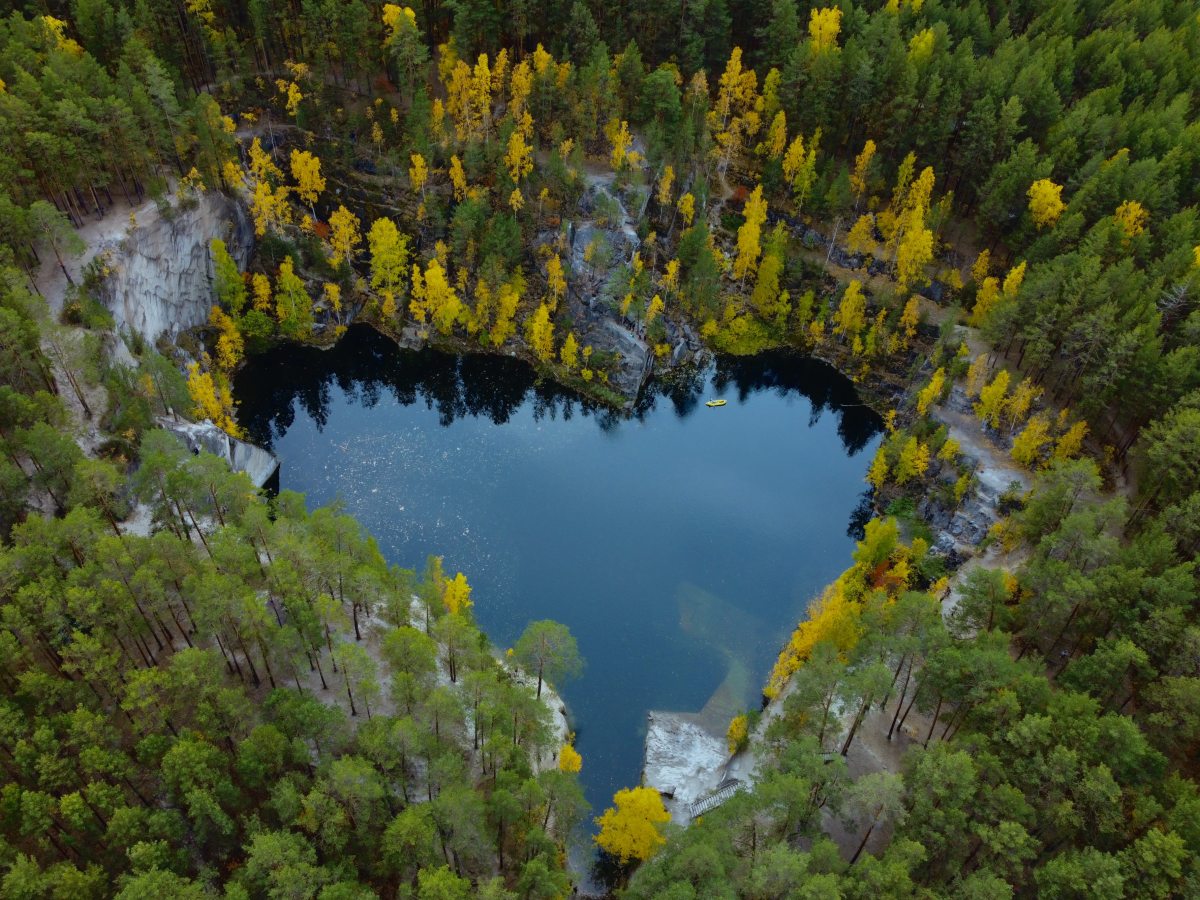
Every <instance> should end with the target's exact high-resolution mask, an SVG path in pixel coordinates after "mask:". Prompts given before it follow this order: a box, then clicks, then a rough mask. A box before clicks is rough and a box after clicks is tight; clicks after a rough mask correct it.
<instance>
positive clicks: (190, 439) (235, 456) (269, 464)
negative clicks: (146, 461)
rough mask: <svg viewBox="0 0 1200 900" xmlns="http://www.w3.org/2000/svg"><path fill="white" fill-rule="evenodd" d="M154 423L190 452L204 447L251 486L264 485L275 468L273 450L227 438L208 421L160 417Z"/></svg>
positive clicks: (277, 464) (196, 451) (276, 462)
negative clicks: (243, 473)
mask: <svg viewBox="0 0 1200 900" xmlns="http://www.w3.org/2000/svg"><path fill="white" fill-rule="evenodd" d="M158 424H159V425H160V426H161V427H163V428H164V429H166V430H167V431H169V432H171V434H173V435H175V436H176V437H177V438H179V440H180V441H182V442H183V444H184V446H186V447H187V448H188V449H189V450H191V451H192V452H193V453H199V452H200V451H201V450H206V451H208V452H209V453H212V454H213V455H214V456H219V457H221V459H223V460H225V462H227V463H229V467H230V468H231V469H233V471H235V472H245V473H246V474H247V475H249V476H250V480H251V481H253V482H254V486H255V487H262V486H263V485H264V484H266V483H267V482H268V481H269V480H270V479H271V476H272V475H274V474H275V471H276V470H277V469H278V468H279V460H278V459H276V458H275V455H274V454H273V453H270V452H269V451H267V450H264V449H263V448H262V447H259V446H256V445H255V444H248V443H246V442H245V441H239V440H237V439H236V438H231V437H230V436H229V435H227V434H226V433H225V432H223V431H222V430H221V429H220V428H218V427H217V426H216V425H214V424H213V423H212V422H176V421H174V420H173V419H167V418H160V419H159V420H158Z"/></svg>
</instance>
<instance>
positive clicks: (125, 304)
mask: <svg viewBox="0 0 1200 900" xmlns="http://www.w3.org/2000/svg"><path fill="white" fill-rule="evenodd" d="M145 212H148V213H150V214H149V215H145V214H139V222H138V224H137V225H136V226H135V227H134V228H133V229H132V230H130V231H127V232H126V234H125V235H124V236H123V237H121V238H119V239H116V240H113V241H111V242H110V243H109V244H108V245H107V246H104V247H101V248H98V253H104V254H105V255H106V256H107V257H108V264H109V267H110V269H111V270H112V273H111V274H110V275H109V276H108V277H107V278H106V279H105V281H104V287H103V290H102V296H101V299H102V300H103V302H104V303H105V305H106V306H107V307H108V308H109V310H110V311H111V312H112V314H113V318H114V319H115V320H116V325H117V329H118V330H124V331H136V332H138V333H140V334H141V335H142V337H144V338H146V340H148V341H150V342H152V343H153V342H155V341H157V340H158V339H159V338H160V337H162V336H164V335H166V336H168V337H174V336H175V335H177V334H178V333H179V332H180V331H183V330H185V329H187V328H192V327H194V326H196V325H202V324H204V323H205V322H206V321H208V311H209V308H210V307H211V306H212V302H213V288H212V281H213V264H212V257H211V254H210V252H209V243H210V242H211V241H212V239H213V238H220V239H221V240H223V241H224V242H225V245H226V247H227V249H228V250H229V254H230V256H232V257H233V258H234V259H235V260H236V261H237V263H238V266H239V267H242V268H244V267H245V265H246V263H247V262H248V261H249V259H250V253H251V251H252V250H253V247H254V228H253V226H252V224H251V222H250V217H249V215H248V213H247V212H246V209H245V207H244V206H243V205H242V204H241V203H239V202H237V201H236V200H232V199H230V198H229V197H226V196H225V195H223V194H221V193H218V192H217V191H206V192H204V193H203V194H201V195H200V196H199V197H198V198H197V200H196V202H195V203H192V204H188V205H184V206H175V207H173V209H172V210H171V212H170V213H169V214H168V215H166V216H164V215H162V214H161V213H160V212H159V211H158V210H157V209H156V208H154V207H153V206H151V207H148V208H147V209H146V210H145Z"/></svg>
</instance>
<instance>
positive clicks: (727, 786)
mask: <svg viewBox="0 0 1200 900" xmlns="http://www.w3.org/2000/svg"><path fill="white" fill-rule="evenodd" d="M741 789H742V783H741V782H740V781H738V780H737V779H736V778H731V779H728V780H727V781H725V782H722V784H721V785H720V786H719V787H718V788H717V789H716V790H715V791H713V792H712V793H711V794H709V795H708V796H706V797H701V798H700V799H699V800H697V801H696V802H695V803H693V804H692V805H691V807H690V810H691V813H692V818H693V819H695V818H697V817H698V816H702V815H704V814H705V813H707V812H712V811H713V810H714V809H716V808H717V807H718V806H720V805H721V804H722V803H724V802H725V801H726V800H728V799H729V798H730V797H732V796H733V795H734V794H736V793H737V792H738V791H740V790H741Z"/></svg>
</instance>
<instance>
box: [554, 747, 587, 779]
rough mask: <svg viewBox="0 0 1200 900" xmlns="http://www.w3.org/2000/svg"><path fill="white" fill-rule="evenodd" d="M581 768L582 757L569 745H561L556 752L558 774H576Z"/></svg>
mask: <svg viewBox="0 0 1200 900" xmlns="http://www.w3.org/2000/svg"><path fill="white" fill-rule="evenodd" d="M582 768H583V757H582V756H580V755H579V751H578V750H576V749H575V748H574V747H572V746H571V745H570V744H563V746H562V749H561V750H559V751H558V770H559V771H560V772H578V771H579V770H580V769H582Z"/></svg>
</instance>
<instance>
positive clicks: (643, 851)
mask: <svg viewBox="0 0 1200 900" xmlns="http://www.w3.org/2000/svg"><path fill="white" fill-rule="evenodd" d="M613 803H614V806H610V807H609V808H608V809H606V810H605V811H604V814H603V815H602V816H600V817H599V818H598V819H596V824H597V825H599V826H600V833H599V834H597V835H596V837H595V841H596V843H597V844H598V845H599V846H600V848H601V849H602V850H605V851H607V852H608V853H611V854H612V855H613V856H615V857H616V858H617V859H619V860H620V861H621V862H623V863H627V862H632V861H633V860H639V861H644V860H647V859H649V858H650V857H651V856H653V855H654V854H655V853H656V852H658V849H659V848H660V847H662V845H663V844H665V843H666V842H667V839H666V836H665V835H664V834H663V830H662V826H663V825H665V824H667V822H670V821H671V814H670V813H669V812H667V810H666V807H664V806H663V802H662V797H660V796H659V795H658V791H656V790H654V789H653V788H648V787H636V788H626V789H624V790H620V791H617V792H616V794H614V795H613Z"/></svg>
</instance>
